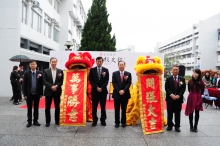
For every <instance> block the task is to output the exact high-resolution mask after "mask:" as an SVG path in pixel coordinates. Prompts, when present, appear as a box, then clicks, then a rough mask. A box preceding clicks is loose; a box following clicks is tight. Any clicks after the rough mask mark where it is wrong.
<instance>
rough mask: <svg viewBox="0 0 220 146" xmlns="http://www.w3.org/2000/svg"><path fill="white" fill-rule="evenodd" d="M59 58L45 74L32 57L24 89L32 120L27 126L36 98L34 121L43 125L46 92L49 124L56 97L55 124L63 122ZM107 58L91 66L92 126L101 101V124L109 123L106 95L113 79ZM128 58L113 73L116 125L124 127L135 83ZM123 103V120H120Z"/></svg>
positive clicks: (51, 62)
mask: <svg viewBox="0 0 220 146" xmlns="http://www.w3.org/2000/svg"><path fill="white" fill-rule="evenodd" d="M57 61H58V60H57V59H56V58H55V57H52V58H51V59H50V68H48V69H45V70H44V72H43V74H42V72H41V71H38V70H36V68H37V62H36V61H31V62H30V64H29V66H30V69H31V70H29V71H27V72H25V74H24V80H23V92H24V98H25V99H26V102H27V107H28V110H27V118H28V120H27V121H28V123H27V125H26V127H30V126H31V125H32V103H33V102H34V104H33V105H34V118H33V124H34V125H36V126H40V125H41V124H40V123H39V122H38V115H39V110H38V108H39V101H40V98H41V97H42V96H43V95H44V96H45V101H46V103H45V104H46V108H45V116H46V125H45V126H46V127H49V126H50V122H51V114H50V108H51V103H52V100H53V99H54V104H55V124H56V125H59V115H60V96H61V92H62V89H61V86H62V84H63V71H62V70H61V69H58V68H57V67H56V66H57ZM103 61H104V60H103V58H102V57H97V58H96V65H97V66H96V67H94V68H91V70H90V74H89V79H90V83H91V85H92V92H91V93H92V117H93V123H92V126H96V125H97V122H98V117H97V107H98V103H100V106H101V118H100V121H101V125H102V126H106V119H107V115H106V98H107V94H108V90H107V85H108V82H109V71H108V69H107V68H105V67H103V66H102V64H103ZM125 66H126V64H125V62H124V61H119V62H118V68H119V70H118V71H115V72H113V75H112V84H113V87H114V90H113V95H112V97H113V98H114V106H115V127H116V128H117V127H119V124H120V123H121V124H122V127H125V126H126V107H127V103H128V99H129V98H130V92H129V87H130V85H131V73H129V72H127V71H125V70H124V69H125ZM43 85H45V90H44V93H43ZM120 107H121V109H122V112H121V120H120Z"/></svg>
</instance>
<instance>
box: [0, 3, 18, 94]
mask: <svg viewBox="0 0 220 146" xmlns="http://www.w3.org/2000/svg"><path fill="white" fill-rule="evenodd" d="M19 7H21V2H20V1H18V0H0V62H1V63H0V68H1V76H0V83H1V85H2V86H1V88H0V97H11V96H12V87H11V84H10V73H11V72H12V68H13V65H18V63H15V62H11V61H9V58H11V57H12V56H14V55H17V54H19V53H20V51H19V49H20V48H19V47H18V46H20V22H21V21H20V20H21V10H20V9H19Z"/></svg>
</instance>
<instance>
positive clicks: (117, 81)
mask: <svg viewBox="0 0 220 146" xmlns="http://www.w3.org/2000/svg"><path fill="white" fill-rule="evenodd" d="M125 76H127V77H128V78H127V79H125V78H123V82H121V74H120V71H115V72H113V74H112V84H113V87H114V90H113V94H112V98H114V99H119V98H127V99H129V98H131V95H130V91H129V88H130V86H131V73H130V72H127V71H124V77H125ZM120 90H124V91H125V93H124V95H120V94H119V91H120Z"/></svg>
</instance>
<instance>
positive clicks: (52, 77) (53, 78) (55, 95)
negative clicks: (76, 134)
mask: <svg viewBox="0 0 220 146" xmlns="http://www.w3.org/2000/svg"><path fill="white" fill-rule="evenodd" d="M56 65H57V59H56V58H55V57H52V58H51V59H50V66H51V67H50V68H48V69H45V70H44V72H43V74H42V72H41V71H38V70H36V68H37V62H36V61H31V62H30V64H29V66H30V69H31V70H29V71H27V72H26V73H25V74H24V80H23V92H24V98H25V99H26V102H27V107H28V110H27V117H28V120H27V121H28V123H27V125H26V127H30V126H31V125H32V103H33V102H34V118H33V124H34V125H36V126H40V125H41V124H40V123H39V122H38V115H39V114H38V113H39V110H38V109H39V101H40V98H41V97H42V96H43V95H44V96H45V97H46V108H45V116H46V127H49V126H50V121H51V115H50V108H51V103H52V99H54V104H55V123H56V124H57V125H59V115H60V95H61V91H62V90H61V86H62V84H63V71H62V70H60V69H58V68H57V67H56ZM43 85H45V89H44V93H43Z"/></svg>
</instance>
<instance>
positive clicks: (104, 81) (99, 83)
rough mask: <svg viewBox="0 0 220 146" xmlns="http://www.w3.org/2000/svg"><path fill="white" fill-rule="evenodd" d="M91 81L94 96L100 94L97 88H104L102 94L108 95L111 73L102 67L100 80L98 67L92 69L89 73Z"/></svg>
mask: <svg viewBox="0 0 220 146" xmlns="http://www.w3.org/2000/svg"><path fill="white" fill-rule="evenodd" d="M89 81H90V83H91V85H92V94H93V95H94V94H95V95H96V94H99V93H100V92H98V91H97V87H99V88H102V92H101V93H102V94H108V90H107V85H108V82H109V72H108V69H107V68H105V67H102V71H101V77H100V80H99V77H98V69H97V67H93V68H91V69H90V73H89Z"/></svg>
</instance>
